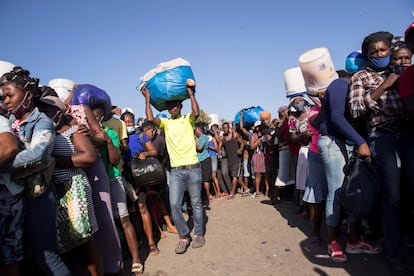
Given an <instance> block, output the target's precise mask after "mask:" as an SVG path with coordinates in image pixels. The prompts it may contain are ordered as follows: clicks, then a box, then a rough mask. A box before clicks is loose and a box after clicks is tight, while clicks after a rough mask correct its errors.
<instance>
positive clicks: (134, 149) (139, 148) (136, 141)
mask: <svg viewBox="0 0 414 276" xmlns="http://www.w3.org/2000/svg"><path fill="white" fill-rule="evenodd" d="M141 135H142V139H143V140H144V144H143V143H142V141H141V139H140V136H141ZM128 140H129V143H128V145H129V149H130V151H131V152H130V153H129V154H128V155H126V156H124V160H125V161H129V160H131V158H132V157H133V156H134V155H135V154H136V153H140V152H144V151H145V143H146V142H148V141H151V139H150V138H149V137H148V136H147V135H146V134H145V133H143V132H140V133H135V134H132V135H130V136H128Z"/></svg>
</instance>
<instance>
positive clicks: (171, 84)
mask: <svg viewBox="0 0 414 276" xmlns="http://www.w3.org/2000/svg"><path fill="white" fill-rule="evenodd" d="M188 79H191V80H194V75H193V71H192V70H191V65H190V63H189V62H188V61H186V60H185V59H182V58H176V59H173V60H170V61H167V62H162V63H160V64H158V66H157V67H156V68H154V69H152V70H150V71H149V72H148V73H146V74H145V75H144V76H143V77H142V80H141V84H140V86H139V88H141V87H142V86H146V87H147V89H148V90H149V92H150V95H151V98H150V102H151V105H152V106H153V107H155V108H156V109H157V110H158V111H163V110H166V109H167V104H166V102H167V101H174V100H180V101H183V100H186V99H188V94H187V80H188Z"/></svg>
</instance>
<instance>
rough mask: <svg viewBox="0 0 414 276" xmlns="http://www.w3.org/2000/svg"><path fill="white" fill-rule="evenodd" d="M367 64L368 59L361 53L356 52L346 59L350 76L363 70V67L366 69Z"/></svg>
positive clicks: (346, 68) (346, 67)
mask: <svg viewBox="0 0 414 276" xmlns="http://www.w3.org/2000/svg"><path fill="white" fill-rule="evenodd" d="M366 62H367V61H366V59H365V58H364V56H363V55H362V54H361V53H360V52H358V51H354V52H352V53H350V54H349V55H347V57H346V59H345V71H346V72H347V73H348V74H353V73H355V72H358V71H359V70H361V69H362V67H364V65H365V63H366Z"/></svg>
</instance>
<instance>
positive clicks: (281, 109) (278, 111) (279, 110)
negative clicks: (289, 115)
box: [277, 105, 289, 114]
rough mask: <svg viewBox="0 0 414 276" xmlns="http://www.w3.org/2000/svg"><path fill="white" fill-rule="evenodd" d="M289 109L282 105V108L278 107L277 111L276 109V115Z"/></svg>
mask: <svg viewBox="0 0 414 276" xmlns="http://www.w3.org/2000/svg"><path fill="white" fill-rule="evenodd" d="M288 109H289V107H287V106H286V105H282V106H280V107H279V108H278V109H277V113H279V114H280V113H282V112H284V111H286V110H288Z"/></svg>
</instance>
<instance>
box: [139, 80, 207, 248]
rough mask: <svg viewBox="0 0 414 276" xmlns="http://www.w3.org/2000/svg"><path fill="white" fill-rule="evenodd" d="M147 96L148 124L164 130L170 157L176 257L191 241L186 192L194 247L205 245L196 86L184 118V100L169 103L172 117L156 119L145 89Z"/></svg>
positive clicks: (143, 92)
mask: <svg viewBox="0 0 414 276" xmlns="http://www.w3.org/2000/svg"><path fill="white" fill-rule="evenodd" d="M141 92H142V94H143V95H144V97H145V114H146V117H147V120H148V121H151V122H153V123H154V124H155V125H157V126H159V127H160V128H163V129H164V132H165V141H166V145H167V151H168V154H169V156H170V162H171V173H170V183H169V185H170V187H169V191H170V205H171V214H172V217H173V220H174V224H175V226H176V227H177V230H178V235H179V237H180V240H179V241H178V244H177V246H176V248H175V252H176V253H177V254H182V253H185V252H186V251H187V248H188V246H189V245H190V242H191V236H190V229H189V228H188V225H187V223H186V221H185V219H184V216H183V212H182V209H181V207H182V203H183V197H184V191H185V190H187V191H188V193H189V195H190V199H191V206H192V208H193V222H194V240H193V245H192V247H193V248H199V247H202V246H204V243H205V239H204V210H203V206H202V203H201V195H200V194H201V167H200V163H199V162H198V158H197V151H196V144H195V141H194V128H193V127H194V123H195V121H196V119H197V118H198V115H199V107H198V103H197V100H196V98H195V95H194V93H195V85H194V86H187V93H188V95H189V97H190V100H191V113H189V114H187V115H181V109H182V103H181V101H170V102H167V109H168V112H169V114H170V116H171V117H170V118H155V117H154V115H153V112H152V108H151V105H150V93H149V91H148V89H147V88H146V87H143V88H142V89H141Z"/></svg>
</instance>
